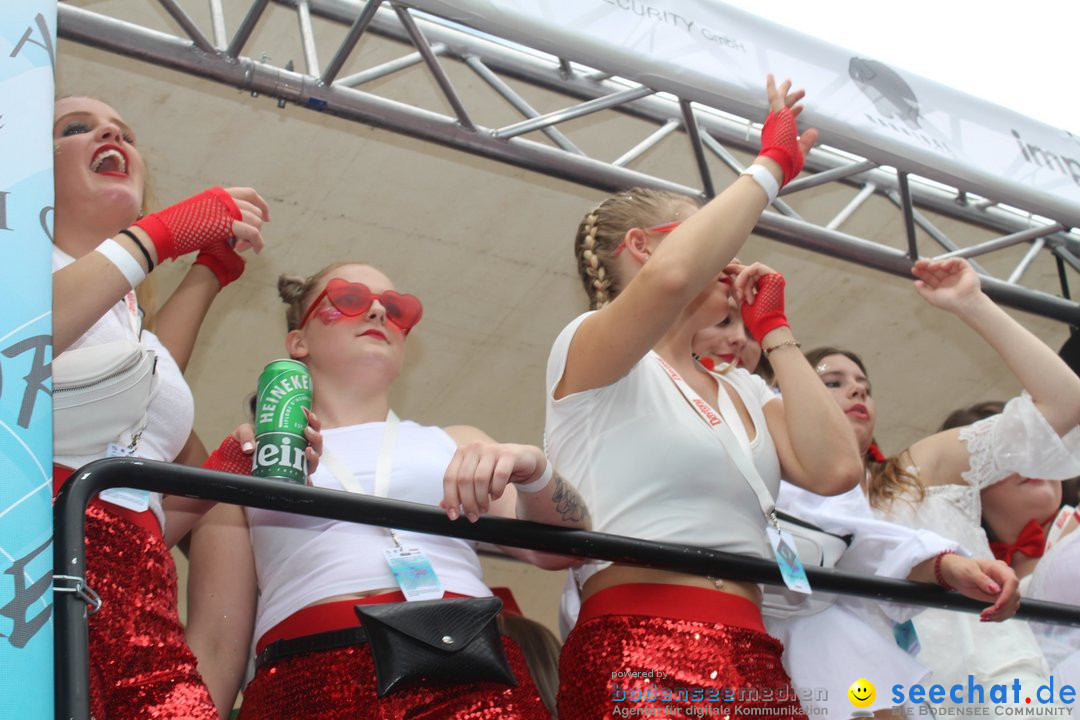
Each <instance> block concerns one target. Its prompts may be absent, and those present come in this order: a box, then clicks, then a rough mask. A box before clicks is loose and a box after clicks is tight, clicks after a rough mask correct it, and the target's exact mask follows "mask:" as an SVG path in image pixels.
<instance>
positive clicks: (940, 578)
mask: <svg viewBox="0 0 1080 720" xmlns="http://www.w3.org/2000/svg"><path fill="white" fill-rule="evenodd" d="M955 554H956V551H955V550H944V551H942V552H939V553H938V554H937V556H936V557H935V558H934V580H936V581H937V584H938V585H940V586H941V587H943V588H945V589H946V590H950V591H951V590H955V589H956V588H954V587H953V586H952V585H950V584H949V583H948V582H946V580H945V575H943V574H942V572H941V561H942V559H943V558H944V557H945V556H946V555H955Z"/></svg>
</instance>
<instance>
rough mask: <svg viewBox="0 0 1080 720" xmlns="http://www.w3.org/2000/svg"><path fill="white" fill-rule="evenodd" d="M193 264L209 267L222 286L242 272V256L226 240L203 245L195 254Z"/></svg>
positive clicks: (235, 278) (237, 277)
mask: <svg viewBox="0 0 1080 720" xmlns="http://www.w3.org/2000/svg"><path fill="white" fill-rule="evenodd" d="M195 264H196V265H205V266H206V267H208V268H210V270H211V272H213V273H214V275H216V276H217V280H218V284H219V285H220V286H221V287H222V288H224V287H225V286H226V285H228V284H229V283H231V282H232V281H233V280H237V279H239V277H240V276H241V275H243V274H244V258H242V257H240V253H238V252H236V251H235V250H233V249H232V248H231V247H229V244H228V243H226V242H216V243H212V244H210V245H207V246H206V247H204V248H203V249H202V250H200V251H199V254H198V255H196V256H195Z"/></svg>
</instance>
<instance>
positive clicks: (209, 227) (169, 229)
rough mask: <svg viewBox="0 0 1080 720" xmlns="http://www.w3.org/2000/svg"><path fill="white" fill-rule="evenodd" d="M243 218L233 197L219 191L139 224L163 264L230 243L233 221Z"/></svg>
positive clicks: (199, 195) (172, 207)
mask: <svg viewBox="0 0 1080 720" xmlns="http://www.w3.org/2000/svg"><path fill="white" fill-rule="evenodd" d="M242 217H243V215H241V213H240V208H238V207H237V206H236V202H235V201H234V200H233V199H232V196H231V195H229V193H227V192H225V191H224V190H223V189H222V188H219V187H215V188H210V189H209V190H206V191H204V192H201V193H199V194H198V195H195V196H193V197H189V198H188V199H187V200H183V201H181V202H178V203H176V204H175V205H172V206H170V207H167V208H165V209H164V210H161V211H158V212H156V213H150V214H149V215H147V216H146V217H144V218H142V219H141V220H139V221H138V222H136V223H135V224H136V225H138V226H139V227H141V228H142V229H143V230H145V231H146V234H147V235H149V236H150V239H151V240H153V241H154V247H155V248H157V255H158V262H162V261H164V260H172V259H175V258H178V257H180V256H181V255H186V254H187V253H189V252H194V251H195V250H201V249H202V248H204V247H206V246H208V245H210V244H212V243H215V242H227V241H228V240H229V238H231V237H232V236H233V230H232V225H233V220H240V219H241V218H242Z"/></svg>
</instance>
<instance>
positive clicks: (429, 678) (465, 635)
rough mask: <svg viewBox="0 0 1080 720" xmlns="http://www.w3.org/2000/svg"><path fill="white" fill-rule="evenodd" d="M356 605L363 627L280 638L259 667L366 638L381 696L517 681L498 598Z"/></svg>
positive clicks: (262, 658)
mask: <svg viewBox="0 0 1080 720" xmlns="http://www.w3.org/2000/svg"><path fill="white" fill-rule="evenodd" d="M354 609H355V610H356V615H357V617H359V618H360V622H361V623H363V627H360V628H346V629H344V630H332V631H330V632H325V633H319V634H318V635H309V636H307V637H302V638H296V639H295V640H280V641H278V642H275V643H272V644H271V645H269V646H267V648H266V649H265V650H263V652H262V653H260V654H259V657H258V658H257V659H256V666H257V667H262V666H263V665H266V664H269V663H272V662H275V661H277V660H280V659H281V658H284V657H288V656H290V655H296V654H299V653H304V652H314V651H317V650H329V649H331V648H335V647H344V646H346V645H354V644H357V643H362V642H365V641H366V642H368V643H369V644H370V645H371V657H372V659H373V660H374V663H375V681H376V692H377V693H378V695H379V697H384V696H386V695H389V694H391V693H394V692H397V691H399V690H404V689H406V688H412V687H417V686H420V685H426V684H430V683H436V684H441V685H454V684H461V683H472V682H498V683H503V684H505V685H513V686H516V685H517V679H516V678H515V677H514V672H513V670H511V669H510V661H509V660H508V659H507V657H506V650H505V648H504V647H503V643H502V636H501V634H500V633H499V627H498V624H497V622H496V619H497V617H498V615H499V611H500V610H502V600H500V599H499V598H497V597H487V598H444V599H441V600H421V601H418V602H398V603H387V604H384V605H357V606H356V607H355V608H354Z"/></svg>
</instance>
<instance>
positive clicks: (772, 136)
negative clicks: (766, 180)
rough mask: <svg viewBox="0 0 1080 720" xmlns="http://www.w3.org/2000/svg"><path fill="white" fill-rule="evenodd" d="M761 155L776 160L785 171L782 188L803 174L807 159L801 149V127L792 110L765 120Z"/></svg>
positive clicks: (786, 109)
mask: <svg viewBox="0 0 1080 720" xmlns="http://www.w3.org/2000/svg"><path fill="white" fill-rule="evenodd" d="M761 154H762V155H764V156H765V157H767V158H771V159H772V160H775V161H776V163H777V164H778V165H779V166H780V168H781V169H782V170H783V171H784V182H782V183H780V187H783V186H784V185H787V184H788V183H789V182H790V181H791V179H792V178H793V177H795V176H797V175H798V174H799V173H801V172H802V168H803V162H804V161H805V158H803V154H802V148H800V147H799V126H798V125H797V124H796V123H795V114H794V113H792V112H791V108H784V109H783V110H781V111H779V112H771V113H769V117H767V118H765V127H763V128H762V129H761Z"/></svg>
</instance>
